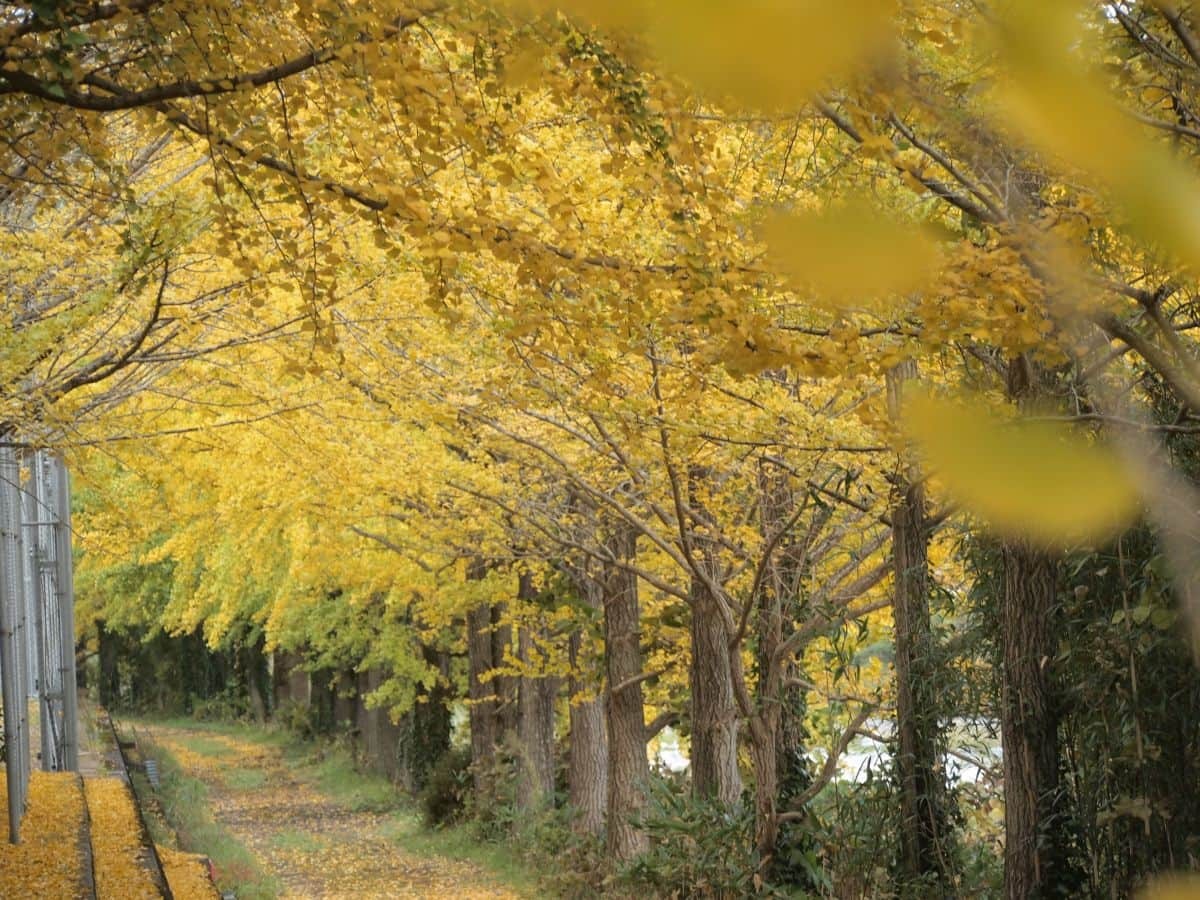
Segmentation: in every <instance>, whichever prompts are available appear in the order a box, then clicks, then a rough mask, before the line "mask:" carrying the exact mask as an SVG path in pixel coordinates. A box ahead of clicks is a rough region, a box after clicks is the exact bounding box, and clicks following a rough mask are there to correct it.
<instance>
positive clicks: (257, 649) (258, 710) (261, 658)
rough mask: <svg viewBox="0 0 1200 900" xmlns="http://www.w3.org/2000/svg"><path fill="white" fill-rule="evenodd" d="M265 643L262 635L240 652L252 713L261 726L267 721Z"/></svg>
mask: <svg viewBox="0 0 1200 900" xmlns="http://www.w3.org/2000/svg"><path fill="white" fill-rule="evenodd" d="M264 643H265V641H264V639H263V637H262V636H261V635H260V636H259V637H258V638H256V639H255V640H253V641H251V642H250V643H248V644H246V645H244V646H243V647H242V648H241V652H240V654H239V655H240V657H241V659H240V662H241V664H242V675H243V676H244V677H245V679H246V693H247V695H248V696H249V699H250V712H251V713H252V714H253V715H254V721H256V722H257V723H258V724H259V725H262V724H265V723H266V721H267V697H266V691H267V684H268V682H267V658H266V656H265V655H264V653H263V645H264Z"/></svg>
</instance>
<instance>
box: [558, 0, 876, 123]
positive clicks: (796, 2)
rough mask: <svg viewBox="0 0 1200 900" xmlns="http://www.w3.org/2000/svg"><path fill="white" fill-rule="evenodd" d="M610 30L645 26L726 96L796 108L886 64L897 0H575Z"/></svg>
mask: <svg viewBox="0 0 1200 900" xmlns="http://www.w3.org/2000/svg"><path fill="white" fill-rule="evenodd" d="M535 5H540V6H557V7H558V8H561V9H563V10H565V11H567V12H570V13H572V14H574V15H576V16H578V17H579V18H581V19H583V20H585V21H588V22H591V23H592V24H595V25H599V26H602V27H607V28H620V29H625V30H629V31H637V32H640V33H642V34H643V36H645V37H646V38H647V39H648V41H649V42H650V44H651V46H653V48H654V49H655V50H656V51H657V52H658V54H659V56H661V57H662V59H663V61H664V62H666V63H667V64H668V65H669V66H670V67H671V68H672V69H673V70H674V71H676V72H678V73H679V74H681V75H683V76H685V77H686V78H688V79H690V80H691V81H692V82H693V83H694V84H696V85H697V86H698V87H700V88H701V89H703V90H706V91H708V92H709V93H710V94H712V95H713V96H717V97H726V96H728V97H732V98H733V99H734V100H735V101H738V102H740V103H743V104H746V105H749V106H754V107H759V108H776V107H796V106H798V105H800V104H802V103H803V102H804V101H805V100H806V99H807V98H808V97H809V96H811V95H812V93H813V92H815V91H816V90H818V89H819V88H820V87H821V86H822V85H823V84H824V83H825V82H826V81H828V80H829V79H830V78H833V77H835V76H839V75H844V74H846V73H847V72H849V71H851V70H852V69H854V68H855V67H856V66H857V65H859V64H860V63H862V62H863V61H875V62H877V61H878V60H879V58H880V57H881V55H883V54H884V53H885V52H886V49H887V47H888V43H889V40H890V39H891V37H892V35H893V30H894V25H895V13H896V7H897V4H896V2H895V0H842V2H840V3H826V2H822V0H745V2H742V3H729V2H727V0H658V2H648V0H565V2H560V3H556V4H549V3H546V2H545V0H536V3H535Z"/></svg>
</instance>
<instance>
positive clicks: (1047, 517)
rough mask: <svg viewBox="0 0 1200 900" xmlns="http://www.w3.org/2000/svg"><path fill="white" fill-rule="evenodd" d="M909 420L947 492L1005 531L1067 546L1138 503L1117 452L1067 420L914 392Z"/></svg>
mask: <svg viewBox="0 0 1200 900" xmlns="http://www.w3.org/2000/svg"><path fill="white" fill-rule="evenodd" d="M904 427H905V431H906V432H907V433H908V435H909V436H910V437H911V438H913V439H914V440H915V441H916V442H917V444H918V446H919V448H920V450H921V452H922V455H923V457H924V460H925V462H926V464H927V465H928V467H929V469H930V470H931V474H932V475H933V476H934V477H935V478H936V479H937V480H938V481H939V482H940V483H941V485H942V486H943V487H944V488H945V490H946V492H947V493H948V494H950V496H951V497H952V498H953V499H955V500H956V501H957V502H959V503H960V504H961V505H962V506H963V508H964V509H966V510H967V511H969V512H971V513H973V514H975V515H977V516H979V517H980V518H981V519H983V520H984V521H985V522H987V523H988V525H989V526H990V527H991V528H993V529H994V530H995V531H997V532H999V533H1001V534H1004V535H1010V536H1017V537H1023V538H1026V539H1028V540H1030V541H1032V542H1034V543H1037V544H1042V545H1046V546H1052V547H1053V546H1063V545H1065V544H1070V543H1073V542H1078V541H1089V540H1096V539H1101V538H1103V537H1105V536H1107V535H1110V534H1112V533H1113V532H1115V531H1116V530H1117V529H1119V528H1120V527H1121V526H1122V525H1124V524H1125V523H1126V522H1128V521H1129V519H1130V518H1131V517H1132V516H1133V515H1134V513H1135V511H1136V507H1137V491H1136V490H1135V487H1134V483H1133V481H1132V479H1131V477H1130V475H1129V473H1128V471H1127V470H1126V469H1125V467H1124V466H1123V465H1122V464H1121V462H1120V460H1119V459H1118V458H1117V456H1116V454H1115V453H1114V452H1113V451H1112V450H1111V449H1110V448H1108V447H1105V446H1104V445H1102V444H1098V443H1096V442H1094V441H1092V440H1089V439H1088V438H1086V437H1084V436H1081V435H1079V434H1077V433H1075V432H1073V431H1072V430H1071V429H1070V428H1067V427H1065V426H1063V425H1062V424H1061V423H1054V422H1034V421H1029V420H1025V421H1021V420H1017V421H1012V422H1005V421H1003V420H1001V419H999V418H997V417H994V416H992V415H991V414H989V413H987V412H984V411H983V410H982V409H979V408H970V407H968V406H965V405H963V404H960V403H955V402H952V401H949V400H941V399H935V398H933V397H930V396H928V395H924V394H913V395H911V396H909V397H906V402H905V405H904Z"/></svg>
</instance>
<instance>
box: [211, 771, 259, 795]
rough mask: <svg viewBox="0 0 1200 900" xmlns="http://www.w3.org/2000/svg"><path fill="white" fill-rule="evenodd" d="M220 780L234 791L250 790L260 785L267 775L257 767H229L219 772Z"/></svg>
mask: <svg viewBox="0 0 1200 900" xmlns="http://www.w3.org/2000/svg"><path fill="white" fill-rule="evenodd" d="M221 780H222V781H224V782H225V785H226V786H227V787H229V788H231V789H233V790H235V791H252V790H254V789H255V788H260V787H262V786H263V785H264V784H265V783H266V780H267V776H266V774H265V773H264V772H262V771H260V770H258V769H229V770H228V771H226V772H222V773H221Z"/></svg>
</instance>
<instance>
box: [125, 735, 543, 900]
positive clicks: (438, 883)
mask: <svg viewBox="0 0 1200 900" xmlns="http://www.w3.org/2000/svg"><path fill="white" fill-rule="evenodd" d="M140 730H141V727H140V726H139V731H140ZM146 730H147V731H149V732H150V734H151V735H152V738H153V741H154V743H156V744H157V745H158V746H160V747H162V748H163V749H164V750H166V751H167V752H169V753H170V754H171V755H172V756H173V757H174V758H175V760H176V761H177V762H178V763H179V765H180V767H181V768H182V769H183V771H185V772H186V773H187V774H188V775H190V776H192V777H194V778H197V779H199V780H200V781H202V782H203V783H204V784H205V785H206V786H207V787H208V798H209V802H210V804H211V807H212V814H213V817H214V819H216V821H217V822H219V823H220V824H221V825H222V826H223V827H224V828H225V829H226V830H227V831H228V832H230V833H231V834H232V835H233V836H234V837H235V838H236V839H237V840H238V841H239V842H241V843H242V844H243V845H244V846H245V847H246V848H247V849H248V850H249V851H250V852H251V853H252V854H253V855H254V856H255V857H256V859H257V860H258V862H259V863H260V864H261V866H262V868H263V869H265V870H267V871H268V872H269V873H271V874H272V875H273V876H274V878H275V880H276V881H277V883H278V884H279V886H280V896H282V897H284V898H347V900H350V898H354V900H360V898H385V897H388V898H392V897H396V898H401V897H421V898H436V897H445V898H450V897H453V898H463V900H473V898H504V900H507V898H519V897H522V896H527V895H525V894H521V893H517V892H515V891H514V890H512V889H511V888H507V887H502V886H500V885H498V884H497V883H496V882H495V881H494V879H492V878H491V877H490V876H489V875H488V873H486V872H485V871H484V870H483V869H481V868H480V867H478V866H476V865H475V864H473V863H470V862H465V861H462V860H455V859H449V858H447V857H443V856H437V855H428V854H424V853H415V852H412V851H410V850H407V849H405V848H404V847H403V846H401V844H400V842H398V841H397V840H396V833H397V823H398V819H397V814H396V812H395V811H394V810H386V809H381V808H373V806H374V805H373V804H372V803H371V802H370V798H369V797H355V796H354V795H352V794H345V793H341V792H338V793H340V795H339V796H335V795H334V793H335V792H334V791H331V790H329V789H327V788H326V787H324V786H323V785H322V784H321V783H320V779H319V777H318V774H317V771H316V769H314V767H313V766H311V765H303V764H297V761H296V760H293V759H289V758H287V757H286V756H285V754H284V752H283V750H282V748H281V747H280V746H279V745H278V744H272V743H263V742H259V741H252V740H245V739H242V738H240V737H237V736H235V735H231V734H226V733H221V732H220V731H215V730H212V729H208V728H201V727H186V726H182V725H178V724H171V725H162V724H155V725H151V726H147V727H146ZM192 849H195V850H203V849H204V848H201V847H196V848H192ZM218 874H220V873H218Z"/></svg>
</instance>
